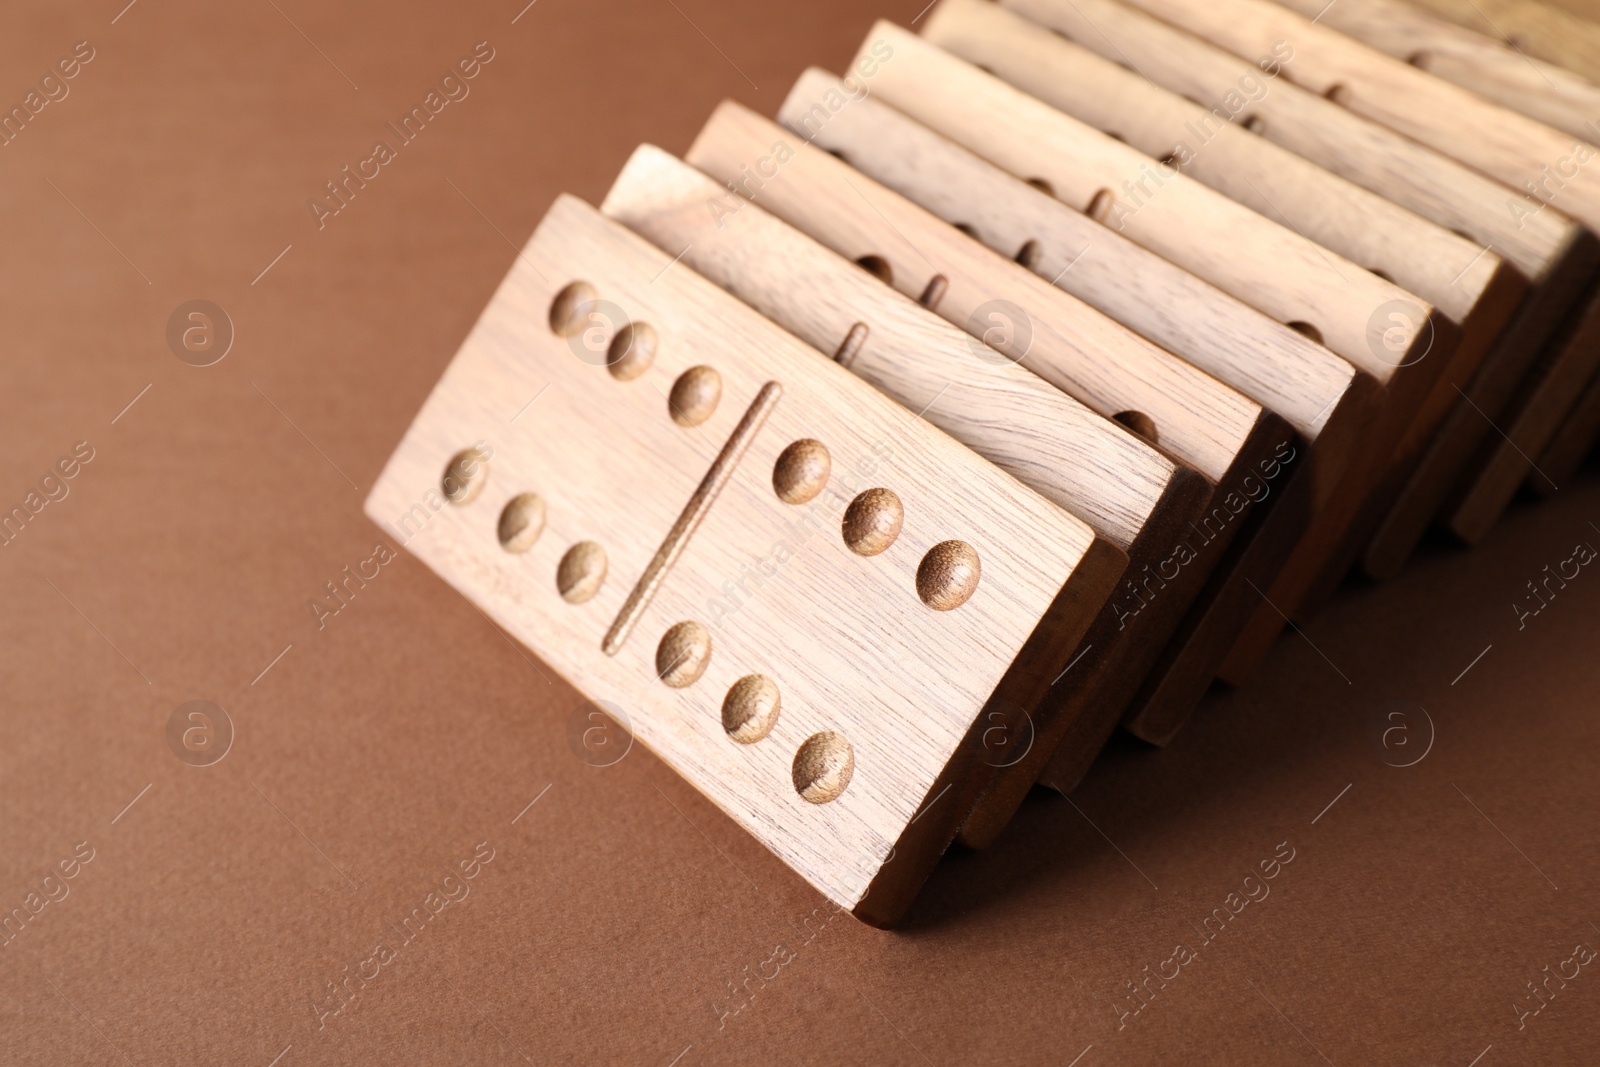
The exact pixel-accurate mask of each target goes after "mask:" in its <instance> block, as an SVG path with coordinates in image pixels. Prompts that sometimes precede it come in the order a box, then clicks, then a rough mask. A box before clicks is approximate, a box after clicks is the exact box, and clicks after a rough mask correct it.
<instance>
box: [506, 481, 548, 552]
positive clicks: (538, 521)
mask: <svg viewBox="0 0 1600 1067" xmlns="http://www.w3.org/2000/svg"><path fill="white" fill-rule="evenodd" d="M498 533H499V536H500V547H501V548H503V549H505V550H506V551H507V552H518V553H520V552H526V551H528V549H530V548H532V547H533V545H534V542H536V541H538V540H539V535H540V534H542V533H544V497H542V496H540V495H539V494H538V493H518V494H517V495H516V496H514V497H512V498H511V499H510V500H508V501H506V506H505V507H504V508H503V509H501V511H500V527H499V530H498Z"/></svg>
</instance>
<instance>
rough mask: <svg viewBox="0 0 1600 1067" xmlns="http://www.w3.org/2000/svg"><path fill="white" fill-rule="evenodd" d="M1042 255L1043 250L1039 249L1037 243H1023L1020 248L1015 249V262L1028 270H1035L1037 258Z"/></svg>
mask: <svg viewBox="0 0 1600 1067" xmlns="http://www.w3.org/2000/svg"><path fill="white" fill-rule="evenodd" d="M1042 255H1044V250H1043V249H1041V248H1040V247H1039V242H1038V241H1033V240H1028V241H1024V242H1023V243H1022V247H1021V248H1019V249H1017V262H1018V263H1020V264H1022V265H1023V266H1024V267H1027V268H1028V269H1029V270H1035V269H1037V268H1038V266H1039V257H1040V256H1042Z"/></svg>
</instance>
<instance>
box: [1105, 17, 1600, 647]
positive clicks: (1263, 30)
mask: <svg viewBox="0 0 1600 1067" xmlns="http://www.w3.org/2000/svg"><path fill="white" fill-rule="evenodd" d="M1130 2H1131V3H1133V4H1134V6H1137V7H1139V8H1141V9H1143V10H1146V11H1149V12H1150V13H1152V14H1154V15H1156V16H1158V17H1160V18H1163V19H1166V20H1167V21H1169V22H1173V23H1175V24H1177V25H1180V26H1182V27H1184V28H1185V29H1188V30H1190V31H1192V32H1194V33H1197V34H1199V35H1200V36H1202V37H1204V38H1206V39H1207V40H1210V41H1213V42H1214V43H1216V44H1219V45H1221V46H1222V47H1224V48H1226V49H1228V50H1230V51H1232V52H1234V53H1235V54H1237V55H1240V56H1244V57H1256V56H1262V55H1268V54H1270V53H1271V50H1272V48H1273V47H1274V45H1275V44H1277V43H1278V42H1282V41H1288V42H1291V43H1292V47H1293V49H1294V58H1293V60H1292V61H1291V62H1289V63H1287V64H1285V65H1284V66H1283V68H1282V69H1283V76H1284V77H1286V78H1288V79H1290V80H1292V81H1294V82H1295V83H1296V84H1299V85H1302V86H1304V87H1306V88H1309V89H1311V90H1313V91H1316V92H1319V93H1323V94H1325V95H1331V96H1332V97H1333V98H1334V99H1335V100H1336V102H1338V103H1339V104H1340V105H1341V106H1344V107H1347V108H1349V109H1351V110H1352V111H1355V112H1357V113H1359V114H1362V115H1366V116H1368V117H1370V118H1372V119H1374V120H1376V121H1379V122H1381V123H1383V124H1384V125H1386V126H1389V127H1390V128H1392V129H1395V130H1397V131H1399V132H1401V133H1404V134H1406V135H1407V136H1409V137H1412V138H1414V139H1416V140H1418V141H1420V142H1422V143H1424V144H1428V145H1431V146H1432V147H1434V148H1437V149H1438V150H1440V151H1442V152H1445V153H1447V154H1450V155H1453V156H1454V157H1455V158H1457V159H1459V160H1461V161H1463V162H1465V163H1468V164H1469V165H1471V166H1474V167H1476V168H1478V169H1479V170H1482V171H1484V172H1485V173H1487V174H1489V175H1491V176H1493V177H1496V178H1498V179H1500V180H1501V181H1504V182H1506V183H1508V184H1510V185H1513V186H1516V187H1517V188H1519V189H1524V190H1526V191H1528V192H1530V193H1532V194H1533V195H1534V196H1535V197H1536V199H1537V200H1538V201H1539V202H1541V203H1548V204H1551V205H1553V206H1554V207H1556V208H1559V209H1560V210H1562V211H1564V212H1565V213H1567V214H1568V215H1570V216H1572V217H1573V218H1575V219H1577V220H1578V221H1580V222H1582V223H1583V224H1584V225H1585V226H1587V227H1588V228H1589V229H1590V230H1594V229H1595V228H1596V226H1597V223H1600V173H1597V168H1596V167H1595V166H1593V165H1592V164H1593V163H1594V162H1595V161H1596V159H1597V158H1600V149H1596V148H1595V147H1594V146H1593V145H1591V144H1589V143H1587V142H1586V141H1583V140H1581V139H1578V140H1575V139H1574V138H1573V137H1572V136H1571V135H1569V134H1567V133H1564V132H1562V131H1560V130H1557V129H1554V128H1553V127H1550V126H1547V125H1545V124H1543V123H1540V122H1537V121H1535V120H1533V119H1530V118H1528V117H1526V116H1523V115H1519V114H1517V113H1516V112H1514V111H1512V110H1510V109H1509V108H1506V107H1503V106H1501V105H1499V104H1495V103H1493V102H1491V101H1488V100H1486V99H1484V98H1483V97H1480V96H1478V95H1476V94H1475V93H1472V92H1469V91H1468V90H1466V89H1463V88H1461V87H1460V86H1457V85H1452V84H1450V83H1449V82H1446V81H1444V80H1443V79H1441V78H1437V77H1434V76H1432V75H1430V74H1428V73H1426V72H1423V71H1420V70H1418V69H1417V68H1415V67H1412V66H1410V65H1409V64H1407V63H1405V62H1402V61H1401V60H1398V59H1395V58H1394V57H1392V56H1388V55H1385V54H1383V53H1382V52H1380V51H1378V50H1377V49H1374V48H1371V47H1370V46H1368V45H1366V44H1363V43H1362V42H1359V41H1357V40H1355V39H1354V38H1351V37H1347V36H1345V35H1344V34H1342V33H1339V32H1338V31H1336V30H1333V29H1330V28H1328V27H1326V26H1324V25H1322V24H1320V23H1313V22H1312V21H1311V20H1310V19H1309V18H1307V17H1305V16H1303V15H1301V14H1299V13H1298V12H1295V11H1292V10H1289V9H1288V8H1285V7H1282V6H1280V5H1278V4H1275V3H1271V2H1269V0H1220V2H1217V3H1212V2H1211V0H1206V2H1203V3H1202V2H1199V0H1130ZM1506 208H1507V211H1508V212H1510V213H1511V214H1512V215H1513V216H1514V217H1516V218H1517V219H1519V220H1521V219H1525V218H1526V217H1527V211H1528V208H1527V206H1526V202H1525V201H1524V200H1523V199H1522V198H1520V197H1517V196H1515V194H1508V197H1507V201H1506ZM1592 336H1594V331H1593V330H1591V329H1590V328H1589V327H1588V325H1587V324H1586V323H1572V324H1571V325H1570V326H1569V327H1568V332H1567V334H1566V337H1567V338H1568V339H1569V342H1570V344H1569V346H1568V347H1567V348H1565V349H1564V350H1563V351H1561V352H1558V353H1556V354H1555V356H1554V357H1553V359H1552V360H1551V361H1550V363H1549V364H1548V366H1547V368H1546V369H1545V370H1543V371H1542V372H1541V374H1542V377H1543V380H1544V381H1545V383H1546V387H1545V391H1544V392H1542V393H1539V394H1525V395H1527V396H1529V399H1530V400H1536V401H1537V402H1531V403H1530V402H1527V401H1525V402H1524V403H1523V404H1522V405H1521V407H1522V409H1523V410H1526V411H1528V412H1533V413H1537V417H1538V418H1539V419H1541V420H1542V422H1541V423H1540V424H1537V425H1534V424H1532V423H1530V422H1524V425H1526V426H1528V428H1529V431H1530V433H1532V434H1533V435H1534V436H1535V437H1539V438H1542V440H1541V441H1540V442H1539V444H1540V446H1541V447H1542V445H1543V443H1544V442H1547V441H1548V440H1549V438H1550V437H1551V436H1553V435H1554V433H1555V432H1556V430H1557V429H1558V428H1559V425H1560V422H1561V420H1562V419H1563V418H1564V417H1565V414H1566V413H1567V412H1568V411H1570V409H1571V406H1572V404H1573V403H1575V401H1576V396H1575V395H1573V394H1567V395H1565V396H1563V395H1562V394H1561V393H1560V392H1559V389H1560V383H1561V382H1564V381H1567V380H1569V379H1570V378H1572V377H1574V376H1576V375H1577V373H1578V371H1579V370H1581V369H1582V368H1584V367H1592V366H1594V364H1595V362H1596V361H1597V360H1600V355H1597V354H1596V353H1594V352H1592V351H1588V350H1586V349H1584V348H1583V347H1582V345H1584V344H1587V343H1588V338H1590V337H1592ZM1510 415H1511V417H1512V418H1519V417H1520V413H1519V412H1516V411H1513V412H1511V413H1510ZM1459 417H1460V419H1461V422H1462V424H1465V423H1466V422H1468V421H1470V420H1469V419H1468V418H1467V416H1466V414H1465V413H1464V412H1461V413H1460V415H1459ZM1500 421H1507V420H1506V419H1505V418H1504V417H1503V418H1502V419H1501V420H1500ZM1519 465H1520V467H1519ZM1528 469H1529V467H1528V463H1527V460H1526V458H1525V457H1524V456H1523V455H1521V454H1519V452H1518V446H1517V444H1516V443H1515V442H1514V441H1511V440H1507V439H1505V438H1501V439H1500V441H1499V442H1498V443H1497V444H1496V445H1495V446H1494V447H1493V448H1492V449H1491V450H1490V451H1489V452H1488V453H1487V455H1486V456H1485V455H1484V454H1482V453H1480V456H1479V458H1478V459H1476V460H1474V461H1473V463H1472V465H1471V467H1470V468H1469V474H1470V475H1471V477H1470V478H1469V480H1468V482H1467V483H1466V484H1465V486H1464V487H1463V488H1459V489H1458V490H1457V492H1456V493H1455V494H1454V495H1453V499H1452V500H1450V501H1447V503H1446V509H1447V513H1448V516H1449V518H1448V522H1449V525H1450V527H1451V528H1452V529H1453V530H1455V531H1456V532H1457V533H1458V534H1461V535H1462V536H1470V537H1479V536H1481V535H1482V532H1483V531H1484V530H1486V529H1487V528H1488V527H1489V526H1491V525H1492V524H1493V523H1494V521H1495V520H1496V519H1498V517H1499V516H1500V514H1501V513H1502V512H1503V511H1504V509H1505V507H1506V505H1507V504H1508V503H1509V502H1510V500H1511V497H1512V495H1513V494H1514V492H1515V488H1516V485H1517V484H1519V483H1520V482H1521V480H1522V478H1523V477H1524V476H1526V474H1527V472H1528ZM1512 472H1519V473H1518V476H1517V477H1515V478H1513V477H1511V473H1512ZM1355 551H1357V549H1355V548H1354V546H1350V545H1348V544H1347V545H1345V546H1344V548H1343V549H1341V550H1337V551H1335V552H1334V553H1333V556H1334V557H1335V558H1337V557H1340V556H1342V555H1343V554H1345V553H1349V554H1352V555H1353V554H1354V552H1355ZM1333 581H1334V578H1333V576H1332V575H1330V574H1327V573H1324V574H1323V575H1320V576H1319V577H1317V578H1313V579H1310V580H1309V581H1308V582H1307V583H1306V590H1305V591H1303V592H1302V593H1301V594H1300V595H1299V596H1295V597H1288V598H1287V599H1290V600H1291V601H1292V605H1291V606H1290V607H1288V608H1286V609H1285V610H1287V611H1289V613H1290V614H1291V615H1292V614H1295V613H1296V612H1298V611H1299V610H1300V605H1301V602H1302V600H1303V599H1304V598H1305V596H1306V593H1307V592H1309V590H1310V588H1311V587H1312V586H1318V585H1320V588H1321V589H1322V590H1323V592H1324V595H1325V593H1326V590H1328V589H1329V588H1331V586H1332V584H1333ZM1270 616H1271V612H1270V609H1268V608H1266V607H1263V610H1262V616H1261V622H1260V623H1259V625H1258V627H1257V629H1256V633H1257V635H1258V636H1257V638H1256V639H1255V640H1254V641H1253V648H1254V651H1253V652H1247V651H1245V650H1242V649H1241V651H1240V652H1239V654H1238V655H1237V656H1236V657H1235V658H1234V660H1233V668H1232V671H1233V676H1234V677H1236V678H1237V677H1242V676H1243V674H1244V672H1245V671H1247V670H1249V669H1253V664H1254V663H1258V662H1259V660H1260V658H1261V656H1262V655H1264V654H1265V650H1266V648H1267V647H1268V646H1269V645H1270V638H1269V637H1268V636H1267V633H1268V631H1269V630H1271V618H1270Z"/></svg>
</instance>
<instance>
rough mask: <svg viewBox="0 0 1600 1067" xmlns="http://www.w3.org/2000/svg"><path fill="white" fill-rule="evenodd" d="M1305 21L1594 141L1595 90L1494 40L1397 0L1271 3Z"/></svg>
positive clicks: (1598, 131) (1598, 109)
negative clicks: (1326, 5)
mask: <svg viewBox="0 0 1600 1067" xmlns="http://www.w3.org/2000/svg"><path fill="white" fill-rule="evenodd" d="M1277 2H1278V3H1280V4H1282V5H1283V6H1284V7H1287V8H1289V9H1291V10H1294V11H1298V12H1300V13H1301V14H1302V15H1305V16H1306V17H1307V18H1316V17H1317V15H1318V14H1319V12H1320V13H1321V16H1322V17H1321V18H1320V19H1318V22H1320V23H1321V24H1322V25H1324V26H1331V27H1333V28H1334V29H1336V30H1338V31H1339V32H1340V33H1344V34H1348V35H1349V36H1351V37H1354V38H1355V39H1356V40H1358V41H1361V42H1363V43H1365V44H1368V45H1371V46H1372V47H1373V48H1376V49H1377V50H1378V51H1380V52H1383V53H1384V54H1386V55H1390V56H1393V57H1395V58H1396V59H1400V60H1404V61H1405V62H1407V63H1410V64H1411V65H1412V66H1414V67H1417V68H1418V69H1420V70H1425V71H1427V72H1428V73H1429V74H1433V75H1435V76H1437V77H1440V78H1443V79H1444V80H1445V81H1447V82H1451V83H1453V84H1455V85H1459V86H1461V87H1462V88H1464V89H1470V90H1471V91H1472V92H1474V93H1477V94H1478V95H1479V96H1482V97H1486V98H1487V99H1490V100H1493V101H1495V102H1496V103H1498V104H1503V105H1505V106H1506V107H1508V108H1510V109H1511V110H1513V111H1516V112H1518V113H1519V114H1523V115H1527V116H1528V117H1529V118H1534V119H1538V120H1539V121H1540V122H1543V123H1545V124H1546V125H1549V126H1553V127H1555V128H1556V129H1558V130H1563V131H1565V132H1566V133H1569V134H1571V135H1572V136H1574V137H1578V138H1581V139H1583V140H1585V141H1589V142H1590V143H1594V142H1596V141H1600V128H1597V127H1596V125H1595V123H1596V122H1597V121H1600V86H1597V85H1595V84H1594V82H1593V81H1591V80H1589V78H1586V77H1584V76H1583V75H1581V74H1578V73H1575V72H1573V71H1570V70H1566V69H1564V68H1563V67H1560V66H1558V65H1556V64H1554V63H1545V62H1541V61H1540V60H1538V59H1535V58H1533V57H1532V56H1530V55H1528V54H1527V53H1526V52H1521V51H1518V50H1517V49H1516V48H1514V47H1513V46H1512V45H1511V44H1510V43H1509V42H1508V41H1507V40H1506V39H1505V38H1503V37H1501V36H1500V35H1499V33H1498V32H1495V33H1494V34H1493V36H1486V35H1485V34H1483V33H1479V32H1476V31H1474V30H1469V29H1464V28H1462V27H1460V26H1457V25H1455V24H1453V23H1452V22H1450V21H1449V20H1448V19H1444V18H1440V17H1439V16H1438V15H1435V14H1433V13H1431V12H1428V11H1424V10H1422V9H1420V8H1418V7H1415V6H1413V5H1411V4H1408V3H1399V2H1397V0H1339V3H1337V4H1334V5H1333V6H1332V7H1329V8H1328V9H1327V10H1326V11H1325V12H1323V11H1321V8H1322V6H1323V5H1321V4H1318V3H1315V2H1309V0H1277ZM1491 32H1492V31H1491Z"/></svg>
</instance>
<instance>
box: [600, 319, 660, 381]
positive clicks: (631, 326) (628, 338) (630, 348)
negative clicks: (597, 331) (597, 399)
mask: <svg viewBox="0 0 1600 1067" xmlns="http://www.w3.org/2000/svg"><path fill="white" fill-rule="evenodd" d="M660 341H661V339H660V338H659V337H658V336H657V335H656V329H655V327H654V326H651V325H650V324H649V323H648V322H630V323H628V325H626V326H624V327H623V328H622V329H620V330H618V331H617V334H616V336H615V337H613V338H612V339H611V345H610V347H608V348H607V349H606V370H608V371H610V372H611V376H612V377H613V378H615V379H616V380H617V381H619V382H631V381H633V380H634V379H635V378H637V377H639V375H641V374H643V373H644V372H645V371H647V370H649V369H650V364H652V363H654V362H655V361H656V348H657V347H658V345H659V344H660Z"/></svg>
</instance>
